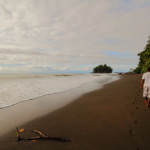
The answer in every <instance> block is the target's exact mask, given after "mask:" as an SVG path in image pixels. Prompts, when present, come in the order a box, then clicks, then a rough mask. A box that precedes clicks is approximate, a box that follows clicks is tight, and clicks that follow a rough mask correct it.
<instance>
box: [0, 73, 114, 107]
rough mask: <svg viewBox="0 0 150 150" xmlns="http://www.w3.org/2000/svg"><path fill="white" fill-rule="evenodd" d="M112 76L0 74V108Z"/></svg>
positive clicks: (104, 79)
mask: <svg viewBox="0 0 150 150" xmlns="http://www.w3.org/2000/svg"><path fill="white" fill-rule="evenodd" d="M112 78H113V76H112V75H110V74H0V108H5V107H8V106H11V105H14V104H17V103H20V102H23V101H27V100H31V99H34V98H37V97H40V96H44V95H48V94H54V93H60V92H64V91H67V90H70V89H73V88H76V87H80V86H83V85H85V84H87V83H89V82H92V81H97V82H99V81H101V82H103V81H106V80H109V79H112Z"/></svg>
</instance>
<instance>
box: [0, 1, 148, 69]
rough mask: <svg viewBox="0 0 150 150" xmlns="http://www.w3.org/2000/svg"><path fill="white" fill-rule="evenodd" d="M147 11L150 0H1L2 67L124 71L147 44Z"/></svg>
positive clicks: (0, 51) (132, 63) (133, 63)
mask: <svg viewBox="0 0 150 150" xmlns="http://www.w3.org/2000/svg"><path fill="white" fill-rule="evenodd" d="M149 13H150V2H149V0H143V1H141V0H131V1H126V0H114V1H113V2H112V1H109V0H101V1H99V0H72V1H70V0H42V1H40V0H26V1H23V0H13V1H12V0H1V1H0V14H1V16H0V21H1V28H0V33H1V34H0V53H1V55H0V59H1V65H0V66H1V71H4V72H6V71H7V72H9V71H10V72H13V71H14V72H22V71H26V72H30V71H37V70H38V72H40V71H41V72H42V71H46V70H47V71H49V72H57V71H66V72H67V71H81V70H84V71H89V72H91V71H92V67H95V65H99V64H108V65H111V66H114V71H119V68H120V69H121V70H122V71H127V70H129V69H130V68H131V66H132V67H133V66H136V65H137V64H138V57H137V53H139V52H141V51H142V50H143V49H144V47H145V45H146V41H147V39H148V36H149V33H150V32H149V31H150V29H149V24H150V20H149V19H147V18H149ZM127 53H128V55H126V54H127ZM114 54H120V55H114ZM2 64H7V65H8V66H4V65H2ZM9 64H11V65H10V66H9ZM16 64H21V65H23V66H22V67H18V66H17V65H16ZM12 65H13V66H12ZM120 66H121V67H120Z"/></svg>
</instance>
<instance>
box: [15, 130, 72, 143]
mask: <svg viewBox="0 0 150 150" xmlns="http://www.w3.org/2000/svg"><path fill="white" fill-rule="evenodd" d="M23 131H25V129H24V128H23V129H18V128H17V127H16V134H17V139H18V142H19V141H22V140H26V141H37V140H53V141H61V142H71V140H69V139H66V138H62V137H49V136H47V135H45V134H43V133H42V132H41V131H39V130H32V132H35V133H37V134H39V136H36V137H29V138H21V137H20V134H19V133H20V132H23Z"/></svg>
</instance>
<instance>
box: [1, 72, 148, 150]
mask: <svg viewBox="0 0 150 150" xmlns="http://www.w3.org/2000/svg"><path fill="white" fill-rule="evenodd" d="M140 81H141V75H123V76H121V79H120V80H117V81H115V82H113V83H109V84H106V85H105V86H104V88H102V89H99V90H96V91H93V92H90V93H87V94H85V95H83V96H81V97H80V98H78V99H76V100H75V101H73V102H72V103H70V104H68V105H67V106H65V107H63V108H61V109H59V110H57V111H55V112H52V113H50V114H47V115H45V116H44V117H41V118H38V119H36V120H33V121H31V122H28V123H26V124H24V125H23V126H21V127H20V128H25V131H24V132H22V133H20V135H21V137H32V136H36V134H35V133H32V129H36V130H40V131H41V132H43V133H45V134H46V135H48V136H58V137H64V138H67V139H70V140H71V142H65V143H64V142H59V141H48V140H47V141H44V140H39V141H20V142H17V137H16V131H15V129H14V130H13V131H11V132H10V133H8V134H7V135H5V136H3V137H1V139H0V150H27V149H28V150H50V149H52V150H149V149H150V142H149V140H150V130H149V129H150V118H149V116H150V108H147V107H146V104H145V103H144V100H143V98H142V91H140Z"/></svg>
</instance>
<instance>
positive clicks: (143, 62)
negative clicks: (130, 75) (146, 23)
mask: <svg viewBox="0 0 150 150" xmlns="http://www.w3.org/2000/svg"><path fill="white" fill-rule="evenodd" d="M138 56H140V61H139V64H138V67H137V68H136V69H134V70H133V72H134V73H137V74H138V73H144V72H146V71H147V67H149V66H150V36H149V40H148V41H147V45H146V47H145V48H144V51H142V52H141V53H139V54H138Z"/></svg>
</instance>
